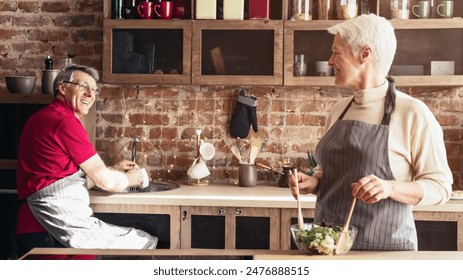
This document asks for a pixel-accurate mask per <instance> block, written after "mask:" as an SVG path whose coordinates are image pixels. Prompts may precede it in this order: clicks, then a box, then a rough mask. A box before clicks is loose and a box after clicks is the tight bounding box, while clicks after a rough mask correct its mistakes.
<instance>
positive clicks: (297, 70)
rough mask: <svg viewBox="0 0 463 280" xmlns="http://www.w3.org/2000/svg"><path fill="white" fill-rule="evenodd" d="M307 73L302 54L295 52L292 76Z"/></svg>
mask: <svg viewBox="0 0 463 280" xmlns="http://www.w3.org/2000/svg"><path fill="white" fill-rule="evenodd" d="M306 74H307V64H306V63H305V59H304V55H303V54H296V55H295V56H294V76H295V77H299V76H305V75H306Z"/></svg>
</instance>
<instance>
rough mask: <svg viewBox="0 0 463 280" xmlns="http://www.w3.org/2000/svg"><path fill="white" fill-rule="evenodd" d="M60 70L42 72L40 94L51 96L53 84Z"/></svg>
mask: <svg viewBox="0 0 463 280" xmlns="http://www.w3.org/2000/svg"><path fill="white" fill-rule="evenodd" d="M59 72H61V70H53V69H46V70H42V93H43V94H53V82H54V81H55V78H56V76H58V73H59Z"/></svg>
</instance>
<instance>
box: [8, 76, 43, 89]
mask: <svg viewBox="0 0 463 280" xmlns="http://www.w3.org/2000/svg"><path fill="white" fill-rule="evenodd" d="M35 81H36V77H34V76H6V77H5V82H6V87H7V88H8V91H9V92H10V93H32V92H33V91H34V88H35Z"/></svg>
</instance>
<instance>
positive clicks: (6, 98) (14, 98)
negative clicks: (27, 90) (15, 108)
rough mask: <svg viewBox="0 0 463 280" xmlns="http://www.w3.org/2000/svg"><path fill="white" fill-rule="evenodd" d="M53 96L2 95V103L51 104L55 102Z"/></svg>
mask: <svg viewBox="0 0 463 280" xmlns="http://www.w3.org/2000/svg"><path fill="white" fill-rule="evenodd" d="M53 98H54V96H53V95H52V94H34V93H33V94H10V93H6V94H0V103H9V104H49V103H51V102H52V101H53Z"/></svg>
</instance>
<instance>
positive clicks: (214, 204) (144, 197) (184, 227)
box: [90, 184, 463, 251]
mask: <svg viewBox="0 0 463 280" xmlns="http://www.w3.org/2000/svg"><path fill="white" fill-rule="evenodd" d="M315 201H316V196H314V195H304V196H302V203H301V204H302V208H303V216H304V218H307V219H309V220H310V219H312V218H313V217H314V208H315ZM90 202H91V207H92V208H93V210H94V212H95V213H97V214H98V215H106V217H105V218H107V216H108V215H114V214H115V213H116V214H117V213H118V214H119V216H118V217H114V219H113V220H114V221H119V220H120V218H121V217H122V216H121V214H128V213H132V214H142V215H146V216H147V217H148V216H150V215H151V216H153V215H162V214H164V215H168V216H169V221H168V225H167V226H168V227H169V229H170V236H169V238H168V239H169V241H168V242H169V244H170V245H169V246H170V247H169V248H171V249H180V248H182V249H187V248H197V247H194V245H193V243H194V240H193V239H194V237H192V235H193V232H194V231H195V229H194V221H193V217H195V218H197V217H202V218H207V217H211V218H210V221H207V222H206V224H207V225H210V222H211V221H212V220H215V221H217V219H222V218H223V219H224V220H225V221H221V222H220V223H222V222H223V223H224V227H225V229H224V230H222V229H220V230H219V231H220V232H224V233H223V234H224V235H225V237H226V238H225V241H224V242H225V245H224V247H223V248H224V249H236V248H237V247H236V244H237V241H236V240H235V236H236V232H237V228H238V227H239V225H237V223H238V222H239V220H240V219H241V220H245V218H244V217H249V219H261V221H263V220H265V219H269V220H268V221H264V222H265V223H267V226H268V227H269V228H268V229H266V230H265V231H266V232H268V235H269V237H268V238H269V240H270V241H269V246H268V249H269V250H274V249H283V250H288V249H290V248H291V237H290V233H289V230H288V229H289V227H290V225H291V224H292V223H295V222H294V221H295V219H294V218H295V217H297V205H296V201H295V199H294V198H293V197H292V195H291V192H290V190H289V189H288V188H280V187H276V186H264V185H262V186H256V187H251V188H244V187H239V186H235V185H218V184H211V185H208V186H191V185H181V187H180V188H178V189H174V190H169V191H164V192H152V193H145V192H134V193H117V194H115V193H107V192H101V191H91V192H90ZM413 214H414V217H415V220H416V221H417V230H418V238H419V241H420V240H421V242H422V244H421V245H420V244H419V248H424V249H423V250H443V251H451V250H459V251H463V200H450V201H449V202H447V203H445V204H443V205H439V206H417V207H414V209H413ZM147 219H148V218H147ZM126 220H130V219H129V218H127V219H126ZM109 222H111V221H109ZM203 222H204V221H203ZM146 223H147V224H153V222H152V221H151V222H146ZM121 225H122V224H121ZM164 227H165V226H164ZM254 228H255V227H251V226H249V227H248V229H247V230H249V229H254ZM257 234H259V233H257ZM199 235H200V234H199ZM420 235H421V236H420ZM443 235H444V237H442V236H443ZM204 236H206V235H204ZM205 238H206V241H205V242H206V243H207V237H205ZM440 240H444V241H446V242H447V244H446V245H444V246H442V245H441V244H440V243H441V242H440ZM423 242H424V243H423ZM431 243H432V244H434V245H432V246H431V247H428V246H424V245H427V244H431ZM435 245H436V246H435ZM206 246H208V245H206ZM207 248H211V247H207ZM213 248H216V247H213ZM220 248H222V247H220ZM259 248H260V247H259Z"/></svg>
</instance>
